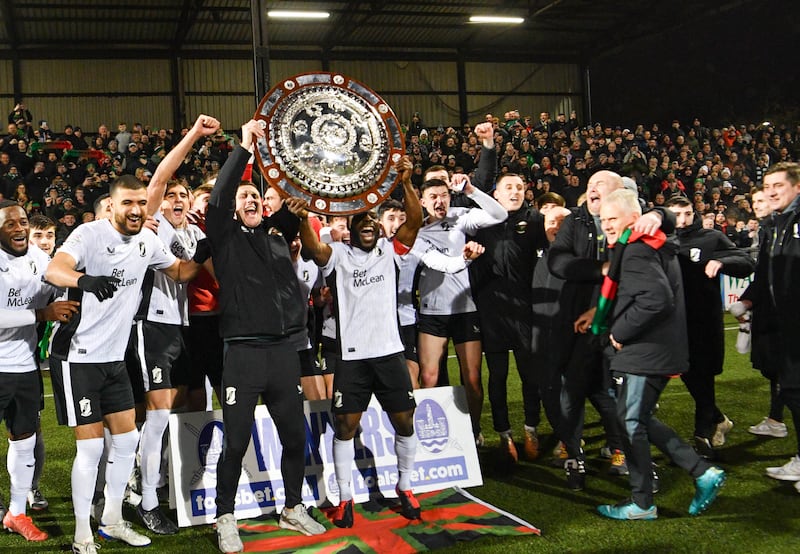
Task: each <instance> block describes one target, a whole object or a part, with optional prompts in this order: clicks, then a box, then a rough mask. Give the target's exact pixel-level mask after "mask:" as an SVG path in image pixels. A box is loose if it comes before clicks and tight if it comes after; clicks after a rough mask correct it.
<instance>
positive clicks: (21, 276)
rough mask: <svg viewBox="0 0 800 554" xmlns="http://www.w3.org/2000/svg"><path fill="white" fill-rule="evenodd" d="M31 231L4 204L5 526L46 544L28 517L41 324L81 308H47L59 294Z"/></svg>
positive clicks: (1, 382)
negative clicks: (38, 328)
mask: <svg viewBox="0 0 800 554" xmlns="http://www.w3.org/2000/svg"><path fill="white" fill-rule="evenodd" d="M28 231H29V227H28V217H27V215H26V214H25V210H23V209H22V207H21V206H19V204H17V203H16V202H12V201H10V200H5V201H0V293H1V294H2V295H3V298H6V299H7V302H6V303H5V305H4V306H3V307H2V308H0V345H2V346H0V352H2V356H0V414H4V416H3V417H4V418H5V420H6V425H7V427H8V431H9V434H10V440H9V441H8V457H7V460H6V464H7V468H8V475H9V477H10V479H11V499H10V500H11V501H10V502H9V505H8V511H7V512H6V513H5V514H4V516H3V527H4V528H6V529H8V530H9V531H12V532H15V533H19V534H20V535H22V536H23V537H25V538H26V539H27V540H29V541H43V540H45V539H47V533H45V532H44V531H41V530H39V529H38V528H37V527H36V525H34V523H33V521H31V518H30V517H28V516H27V515H25V504H26V502H27V496H28V492H29V491H30V489H31V482H32V480H33V473H34V446H35V444H36V434H37V433H36V428H37V426H38V423H39V406H40V398H41V394H42V388H41V387H42V386H41V380H40V378H39V375H38V364H37V362H36V357H35V351H36V342H37V341H36V323H37V322H40V321H64V320H68V319H70V317H71V316H72V314H73V313H75V312H76V311H77V307H78V303H77V302H69V301H67V302H53V303H52V304H49V305H48V304H47V301H48V300H49V299H50V297H51V296H52V295H53V293H54V292H55V290H56V289H55V288H53V287H52V286H50V285H48V284H47V283H45V281H44V280H43V276H44V272H45V269H46V267H47V264H48V262H49V260H50V259H49V257H48V256H47V254H45V253H44V252H42V251H41V250H39V248H37V247H36V246H34V245H31V244H30V243H29V239H28Z"/></svg>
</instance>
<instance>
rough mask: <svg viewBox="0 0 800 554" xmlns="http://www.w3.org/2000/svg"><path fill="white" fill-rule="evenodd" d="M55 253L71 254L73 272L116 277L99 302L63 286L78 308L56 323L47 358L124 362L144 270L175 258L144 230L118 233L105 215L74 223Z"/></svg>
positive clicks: (161, 266) (147, 230) (159, 267)
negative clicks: (111, 293) (112, 290)
mask: <svg viewBox="0 0 800 554" xmlns="http://www.w3.org/2000/svg"><path fill="white" fill-rule="evenodd" d="M59 252H64V253H66V254H69V255H70V256H72V258H73V259H74V260H75V263H76V265H75V269H76V270H77V271H80V272H82V273H86V274H87V275H93V276H101V275H105V276H111V277H116V278H118V279H119V280H120V282H119V284H118V288H117V291H116V292H115V293H114V296H113V297H111V298H109V299H106V300H104V301H103V302H100V301H99V300H98V299H97V297H96V296H95V295H94V294H92V293H84V292H83V291H81V290H80V289H77V288H75V289H68V290H67V297H68V298H69V299H70V300H79V301H80V303H81V306H80V312H79V313H78V315H76V316H75V317H73V318H72V319H71V320H70V321H69V322H68V323H66V324H63V325H62V324H57V325H56V326H55V328H54V330H53V335H52V340H51V348H50V352H51V356H54V357H57V358H60V359H63V360H67V361H70V362H79V363H105V362H117V361H122V360H124V359H125V348H126V347H127V344H128V337H129V335H130V331H131V323H132V321H133V316H134V315H135V314H136V308H137V307H138V306H139V292H140V290H141V287H142V282H143V279H144V276H145V273H146V272H147V268H148V267H153V268H155V269H164V268H167V267H169V266H171V265H172V264H174V263H175V261H176V258H175V256H174V255H173V254H172V253H171V252H169V251H168V250H167V248H166V247H165V246H164V243H163V242H161V240H160V239H159V238H158V237H157V236H156V235H155V233H153V232H152V231H150V230H149V229H142V231H141V232H140V233H138V234H136V235H123V234H121V233H119V232H118V231H117V230H116V229H114V227H113V226H112V224H111V222H110V221H109V220H107V219H101V220H99V221H93V222H91V223H84V224H82V225H79V226H78V227H77V228H76V229H75V230H74V231H73V232H72V233H71V234H70V236H69V237H68V238H67V240H66V241H65V242H64V244H63V245H62V246H61V248H60V249H59Z"/></svg>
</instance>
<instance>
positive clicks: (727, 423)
mask: <svg viewBox="0 0 800 554" xmlns="http://www.w3.org/2000/svg"><path fill="white" fill-rule="evenodd" d="M722 417H724V418H725V419H723V420H722V421H720V422H719V423H717V428H716V430H715V431H714V436H713V437H712V438H711V446H713V447H714V448H717V447H719V446H722V445H724V444H725V435H727V434H728V433H729V432H730V430H731V429H733V422H732V421H731V420H730V419H728V416H726V415H725V414H722Z"/></svg>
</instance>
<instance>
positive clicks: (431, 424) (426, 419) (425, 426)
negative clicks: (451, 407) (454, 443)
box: [414, 398, 450, 454]
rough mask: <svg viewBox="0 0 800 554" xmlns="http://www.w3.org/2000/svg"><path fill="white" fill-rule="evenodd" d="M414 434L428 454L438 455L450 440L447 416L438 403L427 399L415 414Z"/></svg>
mask: <svg viewBox="0 0 800 554" xmlns="http://www.w3.org/2000/svg"><path fill="white" fill-rule="evenodd" d="M414 432H415V433H416V434H417V438H418V440H419V444H420V445H421V446H422V447H423V448H424V449H425V450H427V451H428V452H431V453H433V454H438V453H439V452H441V451H442V450H444V447H445V446H446V445H447V442H448V441H449V439H450V424H449V423H448V422H447V414H446V413H445V411H444V409H443V408H442V407H441V406H440V405H439V403H438V402H436V401H435V400H432V399H430V398H426V399H425V400H423V401H422V402H420V403H419V406H417V410H416V411H415V412H414Z"/></svg>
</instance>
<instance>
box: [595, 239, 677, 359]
mask: <svg viewBox="0 0 800 554" xmlns="http://www.w3.org/2000/svg"><path fill="white" fill-rule="evenodd" d="M677 253H678V244H677V241H676V240H675V238H674V237H671V238H670V239H668V240H667V242H666V243H665V244H664V246H662V247H661V248H659V249H658V250H656V249H654V248H652V247H651V246H648V245H646V244H644V243H642V242H634V243H631V244H628V245H627V246H626V247H625V249H624V250H623V251H622V265H621V270H620V279H619V287H618V289H617V299H616V301H615V303H614V307H613V309H612V312H611V318H610V320H609V333H610V335H611V336H612V337H613V338H614V340H616V341H617V342H619V343H620V344H622V349H621V350H618V351H617V350H614V349H613V348H612V347H611V346H609V347H608V349H607V352H608V355H609V360H610V366H611V370H612V371H619V372H622V373H631V374H634V375H675V374H678V373H684V372H685V371H686V370H687V369H688V366H689V349H688V341H687V336H686V310H685V306H684V296H683V285H682V281H681V270H680V266H679V264H678V260H677V258H676V255H677Z"/></svg>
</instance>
